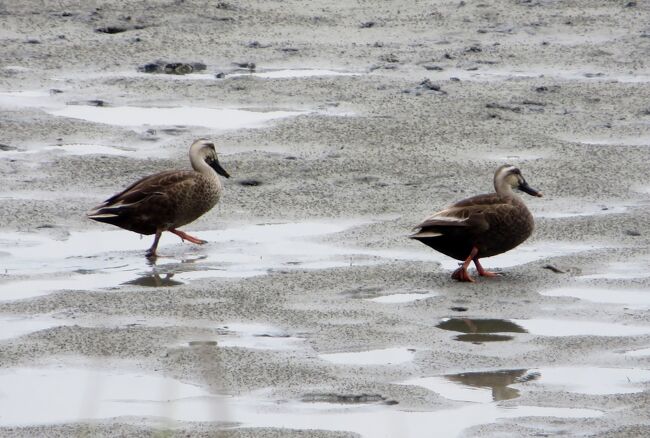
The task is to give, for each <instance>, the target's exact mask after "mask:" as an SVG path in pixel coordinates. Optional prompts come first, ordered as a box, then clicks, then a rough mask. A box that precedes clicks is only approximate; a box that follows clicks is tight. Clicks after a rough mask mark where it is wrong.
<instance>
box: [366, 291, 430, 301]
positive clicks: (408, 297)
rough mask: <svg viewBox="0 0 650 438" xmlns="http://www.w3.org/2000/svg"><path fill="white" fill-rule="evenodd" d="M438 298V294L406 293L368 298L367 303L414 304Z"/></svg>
mask: <svg viewBox="0 0 650 438" xmlns="http://www.w3.org/2000/svg"><path fill="white" fill-rule="evenodd" d="M435 296H438V294H437V293H434V292H429V293H426V292H424V293H406V294H392V295H383V296H381V297H376V298H368V299H367V301H372V302H374V303H381V304H404V303H412V302H414V301H419V300H424V299H427V298H431V297H435Z"/></svg>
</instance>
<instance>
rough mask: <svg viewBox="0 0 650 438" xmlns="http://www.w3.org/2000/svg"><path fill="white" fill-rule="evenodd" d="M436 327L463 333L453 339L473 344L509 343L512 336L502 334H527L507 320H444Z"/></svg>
mask: <svg viewBox="0 0 650 438" xmlns="http://www.w3.org/2000/svg"><path fill="white" fill-rule="evenodd" d="M436 327H438V328H440V329H443V330H450V331H454V332H459V333H463V334H462V335H458V336H456V337H455V338H454V339H456V340H457V341H463V342H473V343H482V342H503V341H511V340H512V339H514V336H509V335H503V334H502V333H527V331H526V330H525V329H524V328H523V327H521V326H520V325H518V324H515V323H514V322H512V321H509V320H507V319H473V318H445V319H443V320H442V321H441V322H440V323H438V325H436Z"/></svg>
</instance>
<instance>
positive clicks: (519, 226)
mask: <svg viewBox="0 0 650 438" xmlns="http://www.w3.org/2000/svg"><path fill="white" fill-rule="evenodd" d="M494 186H495V190H496V193H491V194H484V195H478V196H473V197H471V198H467V199H464V200H462V201H459V202H457V203H455V204H453V205H452V206H450V207H448V208H446V209H444V210H442V211H439V212H437V213H434V214H433V215H431V216H430V217H428V218H427V219H425V220H424V221H423V222H422V223H420V224H419V225H418V226H417V227H416V228H419V230H418V231H417V232H416V233H415V234H413V235H411V236H410V237H411V238H412V239H415V240H418V241H420V242H422V243H424V244H425V245H428V246H430V247H431V248H433V249H435V250H436V251H439V252H441V253H443V254H445V255H448V256H449V257H452V258H455V259H457V260H462V261H464V262H465V263H464V264H463V266H462V267H461V268H459V270H458V271H456V272H455V273H454V275H453V277H454V278H456V279H458V280H461V281H473V279H472V278H471V277H470V276H469V274H467V266H468V265H469V263H470V262H471V261H474V263H475V264H476V268H477V269H478V272H479V274H480V275H485V276H493V275H494V274H493V273H490V272H488V271H485V270H484V269H483V268H482V267H481V265H480V263H479V261H478V260H479V259H480V258H483V257H491V256H494V255H497V254H501V253H503V252H506V251H508V250H511V249H512V248H515V247H516V246H517V245H519V244H520V243H522V242H523V241H525V240H526V239H527V238H528V237H529V236H530V235H531V234H532V232H533V229H534V220H533V216H532V214H531V213H530V211H529V210H528V208H526V205H525V204H524V202H523V201H522V200H521V199H520V198H519V197H518V196H517V195H515V194H514V193H513V192H512V188H513V187H515V188H519V189H521V190H522V191H525V192H526V193H529V194H530V195H533V196H542V195H541V193H539V192H538V191H537V190H535V189H533V188H531V187H530V186H529V185H528V184H527V183H526V181H525V180H524V178H523V176H521V172H520V171H519V169H517V168H516V167H514V166H511V165H504V166H501V167H499V169H497V171H496V172H495V176H494Z"/></svg>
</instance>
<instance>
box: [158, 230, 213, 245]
mask: <svg viewBox="0 0 650 438" xmlns="http://www.w3.org/2000/svg"><path fill="white" fill-rule="evenodd" d="M168 231H169V232H170V233H174V234H176V235H177V236H178V237H180V238H181V239H182V240H187V241H188V242H192V243H196V244H197V245H203V244H204V243H208V241H207V240H201V239H197V238H196V237H192V236H190V235H189V234H187V233H185V232H183V231H181V230H177V229H175V228H172V229H170V230H168Z"/></svg>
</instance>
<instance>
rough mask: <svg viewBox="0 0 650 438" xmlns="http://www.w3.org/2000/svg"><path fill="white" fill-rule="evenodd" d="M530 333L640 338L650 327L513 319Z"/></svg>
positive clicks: (558, 320) (539, 334)
mask: <svg viewBox="0 0 650 438" xmlns="http://www.w3.org/2000/svg"><path fill="white" fill-rule="evenodd" d="M512 321H513V322H514V323H515V324H518V325H520V326H522V327H523V328H524V329H525V330H526V331H527V332H528V333H530V334H533V335H538V336H639V335H645V334H650V326H638V325H623V324H616V323H609V322H597V321H578V320H562V319H513V320H512Z"/></svg>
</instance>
